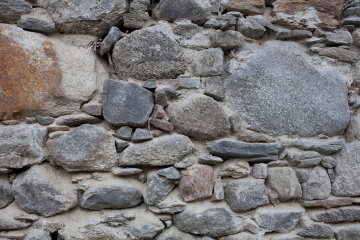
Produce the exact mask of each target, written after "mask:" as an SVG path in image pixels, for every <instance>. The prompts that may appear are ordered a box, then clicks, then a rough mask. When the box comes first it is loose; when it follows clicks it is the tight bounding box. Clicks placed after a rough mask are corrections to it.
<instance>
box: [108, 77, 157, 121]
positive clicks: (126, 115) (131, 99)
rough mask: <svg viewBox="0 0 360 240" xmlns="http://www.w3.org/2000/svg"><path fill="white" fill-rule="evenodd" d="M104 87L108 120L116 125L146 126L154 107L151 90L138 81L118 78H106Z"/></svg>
mask: <svg viewBox="0 0 360 240" xmlns="http://www.w3.org/2000/svg"><path fill="white" fill-rule="evenodd" d="M104 88H105V94H106V97H105V101H104V109H103V114H104V118H105V120H106V121H108V122H109V123H110V124H111V125H114V126H124V125H127V126H130V127H143V126H145V124H146V122H147V120H148V119H149V116H150V113H151V112H152V109H153V107H154V100H153V95H152V93H151V92H150V91H148V90H146V89H144V88H142V87H141V86H140V85H138V84H136V83H127V82H121V81H118V80H106V81H105V87H104ZM135 96H136V97H135Z"/></svg>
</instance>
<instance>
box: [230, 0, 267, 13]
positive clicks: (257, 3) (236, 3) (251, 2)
mask: <svg viewBox="0 0 360 240" xmlns="http://www.w3.org/2000/svg"><path fill="white" fill-rule="evenodd" d="M226 11H239V12H241V13H243V14H245V15H258V14H260V15H262V14H263V13H264V11H265V0H230V1H229V4H228V5H227V7H226Z"/></svg>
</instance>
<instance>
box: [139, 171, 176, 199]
mask: <svg viewBox="0 0 360 240" xmlns="http://www.w3.org/2000/svg"><path fill="white" fill-rule="evenodd" d="M147 185H148V190H147V196H146V197H145V202H146V203H147V204H149V205H155V204H158V203H159V202H161V201H162V200H164V199H165V198H166V196H167V195H168V194H169V193H170V192H171V190H172V189H173V188H174V187H175V183H174V181H173V180H171V179H168V178H166V177H162V176H159V175H158V174H157V172H156V171H152V172H148V174H147Z"/></svg>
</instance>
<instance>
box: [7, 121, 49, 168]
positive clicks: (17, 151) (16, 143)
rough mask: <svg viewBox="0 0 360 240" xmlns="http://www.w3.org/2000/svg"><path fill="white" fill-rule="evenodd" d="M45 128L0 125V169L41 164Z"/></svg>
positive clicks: (36, 125)
mask: <svg viewBox="0 0 360 240" xmlns="http://www.w3.org/2000/svg"><path fill="white" fill-rule="evenodd" d="M46 136H47V129H46V127H42V126H39V125H38V124H30V125H25V126H21V125H19V126H3V125H0V168H22V167H26V166H31V165H33V164H39V163H41V162H42V161H43V160H44V158H45V154H44V150H43V147H44V143H45V139H46Z"/></svg>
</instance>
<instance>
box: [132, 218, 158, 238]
mask: <svg viewBox="0 0 360 240" xmlns="http://www.w3.org/2000/svg"><path fill="white" fill-rule="evenodd" d="M164 228H165V227H164V225H163V224H162V223H161V222H159V221H156V222H146V223H140V224H136V225H132V226H129V227H127V230H128V231H129V232H130V233H131V234H132V236H134V237H136V238H137V239H152V238H154V237H155V236H156V235H157V234H159V233H160V232H161V231H162V230H163V229H164Z"/></svg>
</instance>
